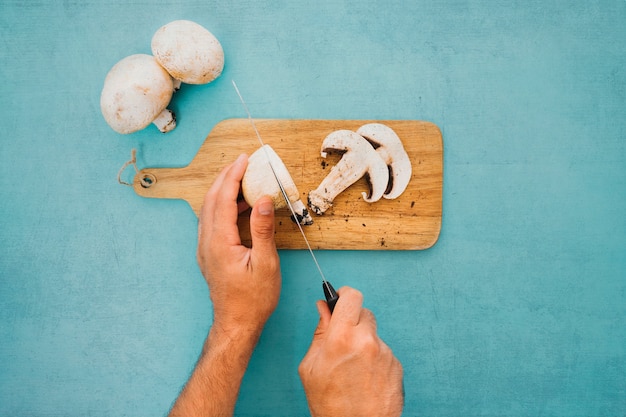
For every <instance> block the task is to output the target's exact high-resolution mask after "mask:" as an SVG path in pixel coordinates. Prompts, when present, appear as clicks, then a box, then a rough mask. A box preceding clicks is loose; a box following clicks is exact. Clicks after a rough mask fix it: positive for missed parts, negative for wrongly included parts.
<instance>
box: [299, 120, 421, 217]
mask: <svg viewBox="0 0 626 417" xmlns="http://www.w3.org/2000/svg"><path fill="white" fill-rule="evenodd" d="M329 152H343V155H342V157H341V159H340V160H339V162H338V163H337V165H335V166H333V167H332V168H331V170H330V173H329V174H328V175H327V176H326V178H324V180H323V181H322V182H321V184H320V185H319V186H318V187H317V188H316V189H315V190H312V191H311V192H309V195H308V204H309V207H310V208H311V210H313V211H314V212H315V213H316V214H320V215H321V214H324V212H326V210H328V209H329V208H330V207H331V206H332V204H333V201H334V200H335V198H336V197H337V196H338V195H339V194H340V193H341V192H343V191H344V190H345V189H347V188H348V187H350V186H351V185H352V184H354V183H355V182H356V181H358V180H359V179H360V178H363V177H365V178H366V179H367V182H368V185H369V188H370V191H369V193H365V192H364V193H362V194H363V199H364V200H365V201H366V202H368V203H373V202H376V201H378V200H380V199H381V198H383V197H384V198H387V199H393V198H396V197H398V196H399V195H400V194H402V193H403V192H404V190H405V189H406V187H407V185H408V183H409V181H410V180H411V173H412V170H411V161H410V159H409V156H408V154H407V153H406V151H405V150H404V147H403V146H402V141H401V140H400V138H399V137H398V135H397V134H396V133H395V132H394V131H393V130H392V129H391V128H389V127H388V126H386V125H383V124H380V123H370V124H366V125H363V126H361V127H360V128H359V129H358V130H357V131H356V132H353V131H351V130H337V131H335V132H332V133H331V134H329V135H328V136H326V138H325V139H324V141H323V142H322V149H321V156H322V158H326V156H327V154H328V153H329Z"/></svg>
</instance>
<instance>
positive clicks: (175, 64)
mask: <svg viewBox="0 0 626 417" xmlns="http://www.w3.org/2000/svg"><path fill="white" fill-rule="evenodd" d="M151 46H152V53H153V54H154V56H151V55H146V54H136V55H131V56H129V57H126V58H124V59H122V60H121V61H119V62H118V63H117V64H115V65H114V66H113V68H111V70H110V71H109V73H108V74H107V76H106V78H105V81H104V87H103V88H102V93H101V95H100V108H101V111H102V115H103V116H104V119H105V120H106V122H107V123H108V124H109V126H111V128H112V129H113V130H115V131H116V132H118V133H123V134H127V133H133V132H136V131H138V130H141V129H143V128H145V127H146V126H148V125H149V124H150V123H154V124H155V125H156V126H157V127H158V128H159V130H160V131H161V132H163V133H167V132H169V131H171V130H173V129H174V128H175V127H176V118H175V115H174V112H172V111H171V110H168V109H167V106H168V104H169V102H170V100H171V98H172V94H173V92H174V91H176V90H178V89H179V88H180V84H181V82H184V83H189V84H206V83H209V82H211V81H213V80H214V79H216V78H217V77H219V75H220V74H221V73H222V69H223V68H224V51H223V50H222V46H221V45H220V43H219V41H218V40H217V39H216V38H215V36H213V35H212V34H211V32H209V31H208V30H206V29H205V28H203V27H202V26H200V25H199V24H197V23H194V22H191V21H188V20H176V21H173V22H170V23H168V24H167V25H164V26H162V27H161V28H160V29H159V30H158V31H157V32H156V33H155V34H154V36H153V38H152V45H151Z"/></svg>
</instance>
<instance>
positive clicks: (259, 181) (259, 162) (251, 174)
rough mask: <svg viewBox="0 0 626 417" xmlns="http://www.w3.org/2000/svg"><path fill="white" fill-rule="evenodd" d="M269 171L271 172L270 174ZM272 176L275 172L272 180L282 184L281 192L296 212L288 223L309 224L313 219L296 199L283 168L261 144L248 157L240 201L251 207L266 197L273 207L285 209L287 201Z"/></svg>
mask: <svg viewBox="0 0 626 417" xmlns="http://www.w3.org/2000/svg"><path fill="white" fill-rule="evenodd" d="M268 157H269V161H271V164H272V165H271V166H270V163H269V162H268ZM272 168H273V169H274V171H272ZM274 173H276V177H278V179H279V180H280V183H281V184H282V185H283V189H284V190H285V193H286V194H287V197H288V198H289V201H290V202H291V206H292V207H293V209H294V211H295V213H296V218H295V219H294V218H293V216H292V220H293V221H294V222H298V223H300V224H304V225H311V224H313V218H312V217H311V215H310V214H309V211H308V210H307V208H306V207H305V206H304V203H303V202H302V200H301V199H300V192H299V191H298V188H297V187H296V184H295V183H294V182H293V179H292V178H291V175H290V174H289V171H288V170H287V167H286V166H285V164H284V163H283V161H282V160H281V159H280V157H279V156H278V155H277V154H276V152H274V149H272V147H271V146H270V145H263V147H261V148H259V149H257V150H256V151H255V152H254V153H253V154H252V155H250V157H249V158H248V167H247V168H246V172H245V173H244V175H243V179H242V180H241V188H242V190H243V198H244V199H245V200H246V203H248V205H249V206H250V207H252V206H254V203H256V201H257V200H258V199H259V198H261V197H263V196H266V195H267V196H269V197H271V198H272V201H274V207H275V208H277V209H279V208H282V207H287V202H286V201H285V197H284V196H283V193H282V191H281V190H280V186H279V185H278V182H277V181H276V178H275V177H274Z"/></svg>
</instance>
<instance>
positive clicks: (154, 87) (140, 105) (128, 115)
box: [100, 54, 174, 134]
mask: <svg viewBox="0 0 626 417" xmlns="http://www.w3.org/2000/svg"><path fill="white" fill-rule="evenodd" d="M173 91H174V85H173V81H172V77H170V75H169V74H168V73H167V71H165V70H164V69H163V67H161V66H160V65H159V63H158V62H157V61H156V59H154V57H153V56H151V55H145V54H136V55H131V56H128V57H126V58H124V59H122V60H121V61H119V62H118V63H117V64H115V65H114V66H113V68H111V70H110V71H109V73H108V74H107V76H106V78H105V79H104V86H103V88H102V93H101V94H100V110H101V111H102V115H103V116H104V119H105V120H106V122H107V123H108V124H109V126H111V128H113V130H115V131H116V132H118V133H123V134H126V133H133V132H136V131H138V130H141V129H143V128H144V127H146V126H148V125H149V124H150V123H152V122H153V121H154V119H155V118H156V117H157V116H158V115H159V114H160V113H161V112H162V111H163V110H164V109H165V108H166V107H167V105H168V104H169V102H170V99H171V98H172V93H173Z"/></svg>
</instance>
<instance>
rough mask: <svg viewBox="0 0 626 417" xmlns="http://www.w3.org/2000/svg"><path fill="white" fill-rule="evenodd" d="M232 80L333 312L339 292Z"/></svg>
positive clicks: (233, 81)
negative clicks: (327, 274)
mask: <svg viewBox="0 0 626 417" xmlns="http://www.w3.org/2000/svg"><path fill="white" fill-rule="evenodd" d="M231 82H232V83H233V87H235V91H236V92H237V96H239V100H240V101H241V104H242V106H243V108H244V110H245V111H246V114H247V116H248V120H249V121H250V124H251V125H252V129H253V130H254V133H255V134H256V137H257V139H258V140H259V143H260V144H261V148H262V149H263V150H264V152H265V156H266V157H267V162H268V164H269V166H270V169H271V170H272V174H274V179H275V180H276V182H277V183H278V188H280V192H281V194H282V195H283V198H284V199H285V202H286V203H287V207H289V210H290V211H291V215H292V216H293V219H294V220H295V221H294V223H295V224H296V225H297V226H298V229H299V230H300V234H301V235H302V238H303V239H304V243H305V244H306V247H307V249H308V250H309V253H310V254H311V258H313V263H315V267H316V268H317V271H318V272H319V274H320V277H321V278H322V290H323V291H324V298H326V304H327V305H328V308H329V309H330V312H331V314H332V312H333V311H334V309H335V304H337V300H339V295H338V294H337V291H335V289H334V288H333V286H332V285H331V284H330V282H328V280H327V279H326V277H325V276H324V273H323V272H322V268H321V267H320V264H319V263H318V262H317V258H316V257H315V254H314V253H313V249H311V245H310V244H309V240H308V239H307V237H306V234H305V233H304V230H303V229H302V226H301V225H300V222H298V221H297V219H298V216H297V215H296V211H295V210H294V208H293V205H292V204H291V201H290V200H289V196H288V195H287V192H286V191H285V187H283V184H282V182H281V181H280V178H278V175H277V174H276V170H275V169H274V166H273V165H272V160H271V158H270V156H269V154H268V152H267V149H266V148H265V142H263V139H262V138H261V134H260V133H259V130H258V129H257V128H256V124H255V123H254V119H253V118H252V115H251V114H250V110H249V109H248V106H247V104H246V102H245V100H244V99H243V96H242V95H241V92H240V91H239V88H238V87H237V83H235V80H231Z"/></svg>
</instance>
